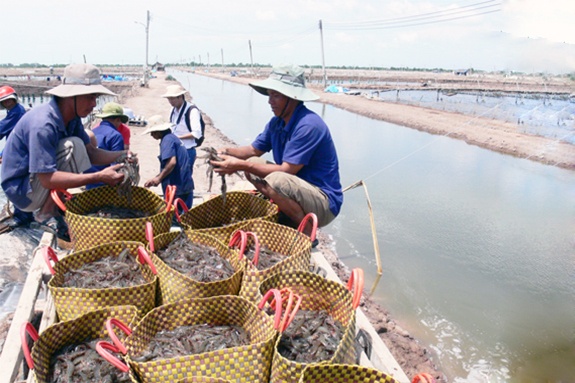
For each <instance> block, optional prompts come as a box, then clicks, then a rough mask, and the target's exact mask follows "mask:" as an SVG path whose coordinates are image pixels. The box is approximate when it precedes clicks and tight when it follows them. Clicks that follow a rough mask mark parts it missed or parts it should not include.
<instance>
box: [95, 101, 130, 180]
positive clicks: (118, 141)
mask: <svg viewBox="0 0 575 383" xmlns="http://www.w3.org/2000/svg"><path fill="white" fill-rule="evenodd" d="M96 117H97V118H101V119H102V122H101V123H100V125H98V126H96V127H95V128H93V129H92V133H94V136H95V137H96V146H97V147H98V148H100V149H104V150H109V151H113V152H119V151H123V150H126V149H125V144H124V137H123V136H122V134H121V133H120V132H119V127H120V125H122V123H125V122H128V116H126V115H125V114H124V109H123V108H122V106H121V105H119V104H116V103H115V102H108V103H107V104H105V105H104V107H103V108H102V113H99V114H96ZM107 166H108V165H92V167H91V168H90V169H88V170H86V172H85V173H95V172H98V171H100V170H102V169H104V168H105V167H107ZM104 185H105V184H104V183H103V182H99V183H95V184H89V185H86V189H88V190H90V189H93V188H96V187H98V186H104Z"/></svg>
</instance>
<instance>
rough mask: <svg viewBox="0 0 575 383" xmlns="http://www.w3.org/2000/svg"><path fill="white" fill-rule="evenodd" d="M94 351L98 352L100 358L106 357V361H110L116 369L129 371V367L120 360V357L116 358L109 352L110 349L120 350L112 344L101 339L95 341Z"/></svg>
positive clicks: (113, 350) (112, 350)
mask: <svg viewBox="0 0 575 383" xmlns="http://www.w3.org/2000/svg"><path fill="white" fill-rule="evenodd" d="M96 351H97V352H98V354H100V356H101V357H102V358H104V359H106V360H107V361H108V362H110V364H111V365H112V366H114V367H116V368H117V369H118V370H120V371H122V372H128V371H130V367H129V366H128V365H127V364H126V363H124V362H122V361H121V360H120V359H118V358H116V357H115V356H114V355H112V354H111V353H110V351H111V352H120V350H118V348H117V347H116V346H114V345H113V344H111V343H109V342H106V341H103V340H101V341H99V342H98V343H96Z"/></svg>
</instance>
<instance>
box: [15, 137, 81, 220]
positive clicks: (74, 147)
mask: <svg viewBox="0 0 575 383" xmlns="http://www.w3.org/2000/svg"><path fill="white" fill-rule="evenodd" d="M91 166H92V164H91V163H90V158H89V157H88V152H86V145H85V144H84V141H82V140H81V139H80V138H79V137H68V138H64V139H62V140H60V142H59V143H58V150H57V152H56V168H57V169H58V170H60V171H63V172H69V173H76V174H79V173H82V172H85V171H86V170H88V169H89V168H90V167H91ZM30 185H31V186H32V191H31V192H30V193H28V194H27V195H26V196H27V197H28V198H30V199H31V200H32V203H31V204H30V205H28V206H27V207H26V208H25V209H22V210H23V211H35V210H38V209H40V208H41V207H42V206H44V203H45V202H46V198H48V194H49V193H50V190H48V189H45V188H44V187H43V186H42V184H41V183H40V179H39V178H38V174H37V173H32V174H30Z"/></svg>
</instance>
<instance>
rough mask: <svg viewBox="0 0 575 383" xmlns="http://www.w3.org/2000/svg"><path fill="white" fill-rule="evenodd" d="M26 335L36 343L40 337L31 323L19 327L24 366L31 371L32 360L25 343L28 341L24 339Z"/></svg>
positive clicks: (32, 367) (32, 366)
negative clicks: (24, 360)
mask: <svg viewBox="0 0 575 383" xmlns="http://www.w3.org/2000/svg"><path fill="white" fill-rule="evenodd" d="M26 335H30V338H32V340H33V341H34V342H36V341H37V340H38V338H40V336H39V335H38V331H36V329H35V328H34V326H32V323H30V322H24V323H22V326H21V327H20V340H21V342H22V351H23V352H24V358H25V359H26V364H27V365H28V368H30V370H33V369H34V361H33V360H32V355H31V354H30V349H29V348H28V341H27V340H28V339H27V338H26Z"/></svg>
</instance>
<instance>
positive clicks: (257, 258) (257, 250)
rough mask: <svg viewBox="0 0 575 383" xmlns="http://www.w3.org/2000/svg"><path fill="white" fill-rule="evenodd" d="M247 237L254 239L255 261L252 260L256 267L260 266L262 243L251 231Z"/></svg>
mask: <svg viewBox="0 0 575 383" xmlns="http://www.w3.org/2000/svg"><path fill="white" fill-rule="evenodd" d="M246 236H247V237H252V238H253V239H254V248H255V251H254V253H255V254H254V259H253V260H252V263H253V265H254V266H256V267H257V266H258V262H259V261H260V241H259V239H258V236H257V235H256V234H255V233H252V232H251V231H248V232H246ZM246 245H247V238H246Z"/></svg>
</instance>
